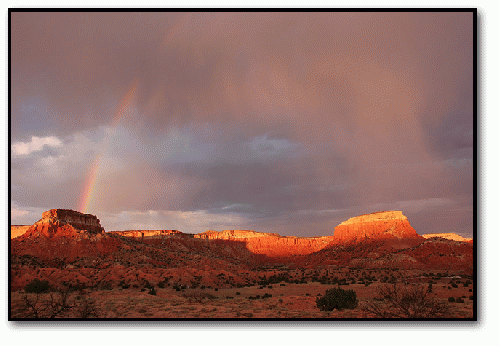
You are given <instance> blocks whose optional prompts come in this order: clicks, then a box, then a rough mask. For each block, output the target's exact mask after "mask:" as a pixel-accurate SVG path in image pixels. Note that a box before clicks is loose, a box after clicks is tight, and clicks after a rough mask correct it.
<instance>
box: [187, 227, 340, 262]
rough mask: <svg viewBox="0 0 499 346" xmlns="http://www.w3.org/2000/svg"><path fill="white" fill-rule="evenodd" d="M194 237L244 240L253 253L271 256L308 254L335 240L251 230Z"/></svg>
mask: <svg viewBox="0 0 499 346" xmlns="http://www.w3.org/2000/svg"><path fill="white" fill-rule="evenodd" d="M194 238H200V239H207V240H216V239H218V240H226V241H235V242H243V243H245V245H246V248H247V249H248V250H249V251H251V252H252V253H255V254H260V255H266V256H269V257H287V256H293V255H308V254H311V253H313V252H316V251H319V250H321V249H323V248H325V247H326V246H327V245H329V244H330V243H331V241H332V240H333V237H313V238H298V237H283V236H280V235H279V234H277V233H262V232H255V231H249V230H225V231H222V232H217V231H207V232H204V233H200V234H195V235H194Z"/></svg>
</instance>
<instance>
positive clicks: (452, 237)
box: [423, 233, 473, 243]
mask: <svg viewBox="0 0 499 346" xmlns="http://www.w3.org/2000/svg"><path fill="white" fill-rule="evenodd" d="M423 237H424V238H425V239H431V238H443V239H447V240H454V241H461V242H466V243H470V242H473V238H464V237H461V236H460V235H459V234H456V233H432V234H423Z"/></svg>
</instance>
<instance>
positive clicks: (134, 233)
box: [112, 229, 187, 239]
mask: <svg viewBox="0 0 499 346" xmlns="http://www.w3.org/2000/svg"><path fill="white" fill-rule="evenodd" d="M112 233H113V234H117V235H121V236H123V237H130V238H135V239H144V238H146V239H156V238H161V237H179V236H187V234H185V233H182V232H179V231H176V230H173V229H172V230H165V229H161V230H127V231H114V232H112Z"/></svg>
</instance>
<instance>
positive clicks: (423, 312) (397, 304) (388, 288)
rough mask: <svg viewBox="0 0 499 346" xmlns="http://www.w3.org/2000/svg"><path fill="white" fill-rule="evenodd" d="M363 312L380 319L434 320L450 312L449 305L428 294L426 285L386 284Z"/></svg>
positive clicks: (364, 305)
mask: <svg viewBox="0 0 499 346" xmlns="http://www.w3.org/2000/svg"><path fill="white" fill-rule="evenodd" d="M362 310H364V311H365V312H367V313H369V314H372V315H374V316H376V317H380V318H434V317H440V316H443V315H444V314H446V313H447V312H448V309H447V305H446V304H445V303H442V302H439V301H437V300H436V299H434V298H433V297H431V296H430V295H429V293H428V289H427V287H425V286H424V285H414V286H413V285H400V284H396V283H394V284H386V285H383V286H381V287H380V288H379V289H378V295H377V297H375V298H374V299H372V300H370V301H367V302H365V303H364V304H363V306H362Z"/></svg>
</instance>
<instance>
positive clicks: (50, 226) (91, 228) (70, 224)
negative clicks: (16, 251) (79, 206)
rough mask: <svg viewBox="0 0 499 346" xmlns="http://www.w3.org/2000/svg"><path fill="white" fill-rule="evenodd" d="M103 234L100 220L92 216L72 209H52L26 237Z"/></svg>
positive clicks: (31, 228) (27, 232) (33, 226)
mask: <svg viewBox="0 0 499 346" xmlns="http://www.w3.org/2000/svg"><path fill="white" fill-rule="evenodd" d="M81 232H84V233H89V234H101V233H103V232H104V228H103V227H102V226H101V224H100V220H99V219H98V218H97V217H96V216H95V215H91V214H84V213H80V212H78V211H74V210H70V209H51V210H48V211H45V212H43V213H42V218H41V219H40V220H38V221H37V222H35V223H34V224H33V225H32V226H31V227H30V228H29V229H28V230H27V231H26V233H25V235H26V236H31V235H44V236H46V237H52V236H54V235H60V236H69V235H75V234H77V233H81Z"/></svg>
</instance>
